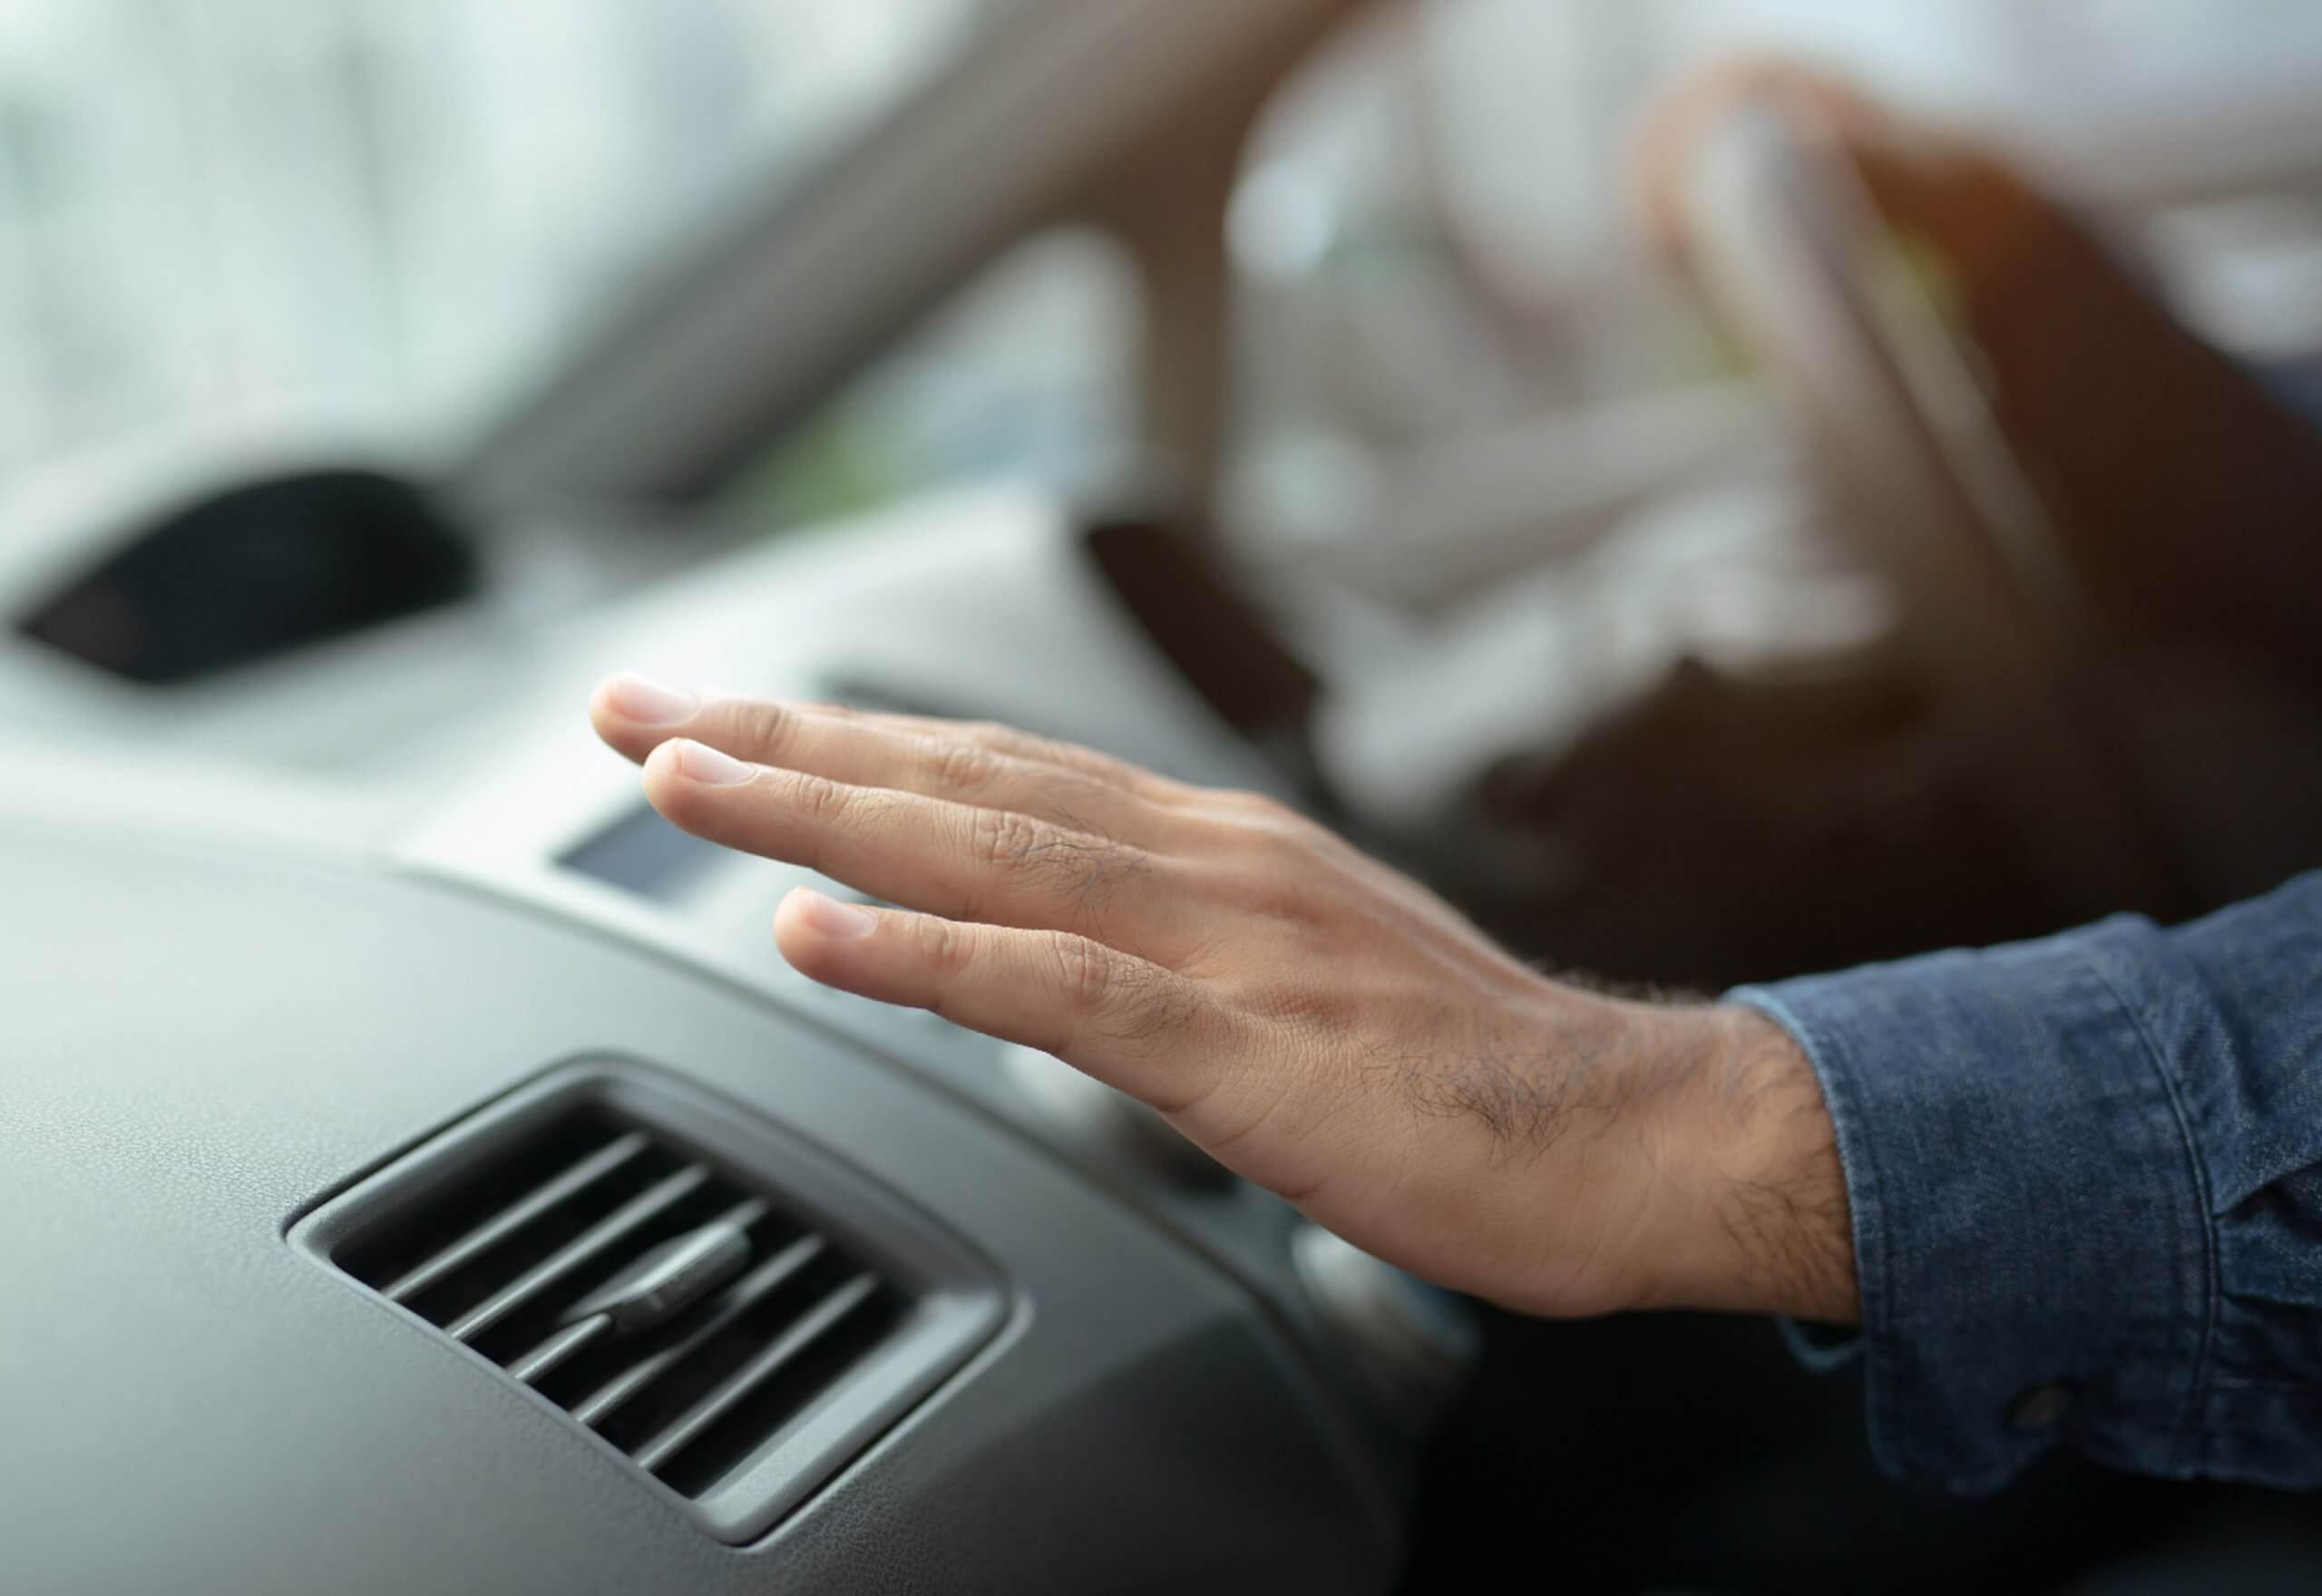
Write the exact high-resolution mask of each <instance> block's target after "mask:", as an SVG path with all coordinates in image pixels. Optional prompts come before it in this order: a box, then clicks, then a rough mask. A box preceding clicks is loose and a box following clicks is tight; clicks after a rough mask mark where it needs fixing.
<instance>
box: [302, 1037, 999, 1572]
mask: <svg viewBox="0 0 2322 1596" xmlns="http://www.w3.org/2000/svg"><path fill="white" fill-rule="evenodd" d="M292 1241H293V1242H294V1243H296V1244H298V1245H299V1246H300V1247H301V1248H302V1249H303V1250H304V1251H307V1253H308V1254H309V1255H311V1256H314V1257H316V1258H317V1259H320V1260H323V1261H325V1262H327V1264H329V1265H330V1266H331V1267H332V1268H334V1269H337V1270H340V1271H343V1272H344V1273H345V1274H346V1275H347V1276H349V1277H351V1278H352V1279H353V1280H356V1281H358V1282H360V1283H361V1284H362V1285H363V1286H365V1287H366V1288H367V1289H370V1290H372V1291H374V1292H376V1293H377V1294H378V1295H379V1296H380V1297H382V1298H384V1299H386V1300H387V1301H389V1302H392V1303H394V1304H395V1305H396V1306H397V1307H399V1308H401V1309H405V1310H406V1311H407V1312H409V1313H411V1314H413V1315H415V1316H416V1317H417V1318H419V1319H422V1320H424V1321H425V1323H426V1324H427V1325H429V1326H430V1327H432V1328H434V1330H436V1331H437V1332H439V1333H441V1334H443V1335H444V1336H447V1337H449V1338H451V1339H453V1340H454V1341H456V1342H458V1343H459V1344H461V1345H462V1346H463V1347H465V1348H468V1349H469V1350H471V1351H472V1352H473V1353H475V1354H477V1355H478V1356H480V1357H482V1358H486V1359H488V1360H489V1361H490V1362H492V1363H493V1364H494V1365H496V1366H498V1367H500V1368H501V1369H502V1371H504V1372H505V1373H506V1375H507V1376H508V1377H510V1378H511V1379H512V1380H514V1381H516V1382H517V1383H518V1384H520V1385H522V1386H524V1387H528V1388H529V1389H531V1390H532V1391H533V1392H535V1393H537V1394H538V1395H539V1396H541V1397H543V1398H545V1399H546V1400H548V1401H550V1402H551V1403H553V1404H554V1405H555V1406H558V1407H560V1408H561V1409H562V1410H563V1411H564V1412H565V1413H567V1414H568V1415H570V1416H571V1418H572V1419H573V1420H574V1422H576V1423H577V1424H579V1425H580V1426H583V1427H584V1428H585V1429H587V1430H588V1431H590V1433H591V1434H593V1435H596V1436H598V1437H599V1438H600V1440H602V1441H603V1442H604V1443H606V1444H607V1445H610V1446H612V1447H613V1448H614V1449H616V1450H617V1451H619V1452H620V1453H621V1454H622V1455H625V1456H626V1457H628V1458H629V1460H630V1461H631V1462H632V1463H633V1464H635V1465H636V1466H637V1467H638V1468H639V1469H641V1470H642V1471H644V1473H646V1474H649V1475H650V1476H652V1477H653V1478H654V1479H656V1480H658V1481H659V1482H660V1483H661V1484H663V1485H665V1486H666V1487H668V1489H669V1490H671V1491H673V1492H675V1493H676V1494H678V1496H680V1497H681V1498H683V1499H685V1500H686V1502H687V1504H688V1507H689V1509H690V1510H691V1511H693V1512H694V1513H696V1515H697V1516H698V1517H699V1518H701V1519H702V1521H703V1522H704V1523H706V1524H707V1526H708V1527H709V1528H710V1529H711V1530H712V1531H713V1532H715V1533H717V1534H719V1535H720V1536H721V1537H722V1538H724V1539H727V1540H729V1541H737V1542H738V1541H743V1540H747V1539H751V1538H753V1537H755V1536H756V1535H757V1534H759V1533H763V1532H764V1531H765V1530H766V1528H767V1527H769V1526H770V1525H771V1524H772V1523H774V1522H775V1521H776V1519H778V1518H779V1517H780V1516H781V1515H782V1513H784V1512H785V1511H786V1510H787V1509H788V1508H790V1507H791V1506H793V1505H795V1504H796V1503H797V1502H798V1501H799V1500H800V1499H801V1498H803V1497H804V1496H805V1494H806V1493H807V1492H809V1491H811V1490H813V1489H814V1488H815V1485H817V1484H820V1483H821V1482H822V1481H823V1480H824V1479H825V1478H827V1477H828V1476H829V1474H831V1473H832V1472H833V1471H834V1470H835V1469H836V1468H837V1467H838V1466H839V1465H841V1464H843V1463H844V1462H845V1461H846V1459H847V1457H848V1456H850V1455H853V1454H854V1452H855V1451H857V1450H859V1449H860V1448H861V1447H862V1446H863V1445H864V1444H866V1443H867V1442H868V1441H869V1440H871V1439H872V1438H873V1436H874V1435H876V1434H877V1433H878V1432H879V1431H880V1430H882V1429H883V1428H885V1427H886V1426H888V1425H889V1424H891V1423H892V1422H893V1420H894V1419H895V1418H896V1417H898V1416H900V1415H901V1414H902V1412H903V1411H904V1410H905V1409H906V1408H908V1407H909V1406H912V1403H914V1402H915V1401H917V1400H918V1398H919V1397H920V1396H923V1395H924V1394H925V1393H926V1392H927V1391H928V1390H930V1389H932V1387H933V1386H934V1385H935V1384H936V1383H937V1382H938V1381H940V1380H941V1378H943V1377H945V1376H946V1375H948V1374H950V1373H951V1371H952V1370H953V1369H955V1368H957V1367H959V1366H960V1364H961V1363H962V1362H963V1361H964V1360H965V1359H966V1358H967V1357H968V1356H969V1355H970V1354H971V1352H972V1351H973V1350H974V1349H975V1348H976V1347H977V1346H978V1345H979V1344H981V1341H982V1340H984V1339H985V1338H987V1337H989V1335H990V1333H991V1332H992V1330H993V1329H995V1328H997V1326H998V1324H999V1321H1000V1317H1001V1311H1002V1302H1001V1295H1000V1291H999V1289H997V1286H996V1284H995V1283H994V1281H993V1280H992V1277H991V1275H990V1271H989V1270H987V1269H986V1268H985V1267H984V1266H983V1265H982V1264H981V1262H980V1260H976V1259H975V1257H974V1256H973V1255H972V1254H971V1253H970V1252H969V1251H967V1250H966V1248H965V1247H964V1246H963V1245H961V1243H960V1242H959V1241H956V1240H955V1239H954V1238H952V1237H951V1236H950V1235H949V1234H948V1233H947V1232H945V1231H942V1230H941V1228H940V1227H939V1226H937V1225H936V1224H935V1222H934V1221H932V1220H931V1219H929V1218H927V1217H926V1216H925V1215H922V1214H920V1213H917V1212H913V1211H912V1210H909V1209H907V1208H905V1207H903V1206H902V1204H901V1203H900V1202H897V1201H896V1200H895V1199H893V1198H892V1197H890V1196H888V1195H886V1194H885V1193H884V1192H880V1191H879V1190H877V1189H876V1188H874V1187H872V1186H870V1185H869V1184H867V1183H866V1182H863V1180H862V1179H861V1178H859V1177H856V1176H854V1175H853V1174H851V1173H849V1172H847V1171H845V1170H844V1168H843V1167H841V1166H838V1165H836V1164H835V1163H833V1162H832V1161H831V1160H830V1159H829V1158H828V1157H827V1155H825V1154H823V1153H819V1152H817V1151H816V1150H815V1149H812V1148H810V1147H807V1146H805V1145H804V1144H802V1143H796V1142H795V1141H794V1140H793V1139H792V1138H790V1137H788V1136H787V1135H785V1134H782V1133H780V1132H777V1131H776V1130H775V1129H774V1127H772V1126H770V1125H766V1124H761V1123H758V1122H756V1121H752V1120H750V1119H748V1118H746V1116H743V1115H741V1114H739V1113H738V1112H737V1111H736V1110H733V1109H731V1108H729V1107H727V1106H726V1105H719V1104H716V1103H714V1102H712V1101H710V1100H708V1099H706V1098H699V1097H697V1096H695V1095H693V1094H692V1093H691V1092H690V1091H689V1090H688V1089H687V1088H684V1087H681V1086H679V1085H677V1084H676V1083H674V1082H668V1081H665V1080H662V1079H661V1078H659V1076H657V1075H653V1074H652V1073H651V1072H649V1071H643V1070H639V1069H634V1068H631V1067H629V1066H593V1067H590V1068H585V1069H580V1070H567V1071H562V1072H559V1074H558V1075H554V1076H551V1077H550V1078H549V1079H548V1080H546V1081H543V1082H541V1083H540V1084H538V1085H536V1086H534V1087H532V1088H530V1089H528V1090H527V1091H525V1092H523V1093H521V1094H519V1095H518V1096H517V1097H516V1098H513V1099H511V1100H509V1101H507V1102H505V1103H502V1104H501V1105H497V1106H495V1107H494V1108H493V1109H491V1110H487V1111H486V1112H485V1113H484V1114H480V1115H478V1116H477V1117H476V1118H474V1119H473V1120H470V1121H468V1122H466V1123H465V1124H462V1125H459V1126H456V1127H454V1129H453V1130H452V1131H449V1132H447V1133H445V1134H444V1135H442V1136H440V1137H438V1138H436V1139H435V1140H434V1141H433V1142H431V1143H427V1144H426V1145H425V1146H423V1147H421V1148H420V1149H419V1150H418V1151H417V1152H415V1153H411V1154H409V1155H408V1156H406V1157H405V1158H404V1159H401V1160H399V1161H397V1162H396V1163H395V1164H393V1165H391V1166H390V1167H389V1168H388V1169H386V1170H385V1171H384V1172H382V1173H380V1174H378V1175H376V1176H374V1177H372V1178H371V1179H370V1180H368V1181H366V1182H363V1183H362V1184H360V1185H358V1186H356V1188H355V1189H354V1190H352V1191H350V1192H347V1193H346V1194H345V1195H344V1196H342V1197H339V1198H337V1199H335V1200H334V1201H333V1202H330V1203H328V1204H327V1205H326V1206H325V1207H324V1208H322V1209H320V1210H318V1211H317V1212H316V1213H314V1214H313V1215H311V1216H309V1217H308V1218H307V1220H305V1221H302V1222H301V1223H300V1224H299V1225H298V1227H297V1228H296V1229H295V1230H294V1231H292Z"/></svg>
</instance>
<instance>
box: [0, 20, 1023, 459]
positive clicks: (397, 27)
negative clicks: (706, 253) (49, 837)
mask: <svg viewBox="0 0 2322 1596" xmlns="http://www.w3.org/2000/svg"><path fill="white" fill-rule="evenodd" d="M1016 3H1020V0H651V3H649V4H640V3H639V0H493V3H492V4H490V5H476V4H474V3H473V0H7V3H5V4H0V339H5V348H6V350H7V354H6V355H5V358H0V475H5V476H14V475H16V474H18V473H20V472H24V471H26V470H28V469H30V468H33V467H36V466H38V465H41V464H43V463H44V462H47V461H49V460H51V459H53V458H55V457H57V456H60V455H62V454H64V453H69V452H71V451H73V450H76V449H79V448H81V447H83V446H85V445H88V444H92V443H98V442H101V441H102V440H104V439H106V438H108V437H112V436H116V435H119V434H122V433H128V432H132V431H139V430H144V429H150V428H153V427H156V426H162V427H166V426H168V425H170V424H171V423H178V422H186V421H200V422H204V423H217V422H224V423H232V422H234V421H235V420H237V419H241V418H257V417H267V418H270V419H276V420H279V419H281V418H283V417H285V416H286V415H287V416H289V417H292V418H295V419H297V420H298V421H302V422H312V423H324V424H328V425H332V426H338V427H347V426H351V427H354V428H356V429H357V430H358V431H359V432H360V433H362V434H364V435H366V436H373V437H377V438H380V439H382V440H384V441H387V442H391V443H405V444H416V445H422V446H424V445H425V444H427V443H432V442H435V441H438V440H448V439H449V438H450V437H453V436H455V435H456V434H457V433H458V432H459V431H460V430H461V429H463V428H464V427H466V426H469V425H472V424H473V423H475V422H476V421H478V420H480V419H481V418H482V416H483V414H485V413H486V412H488V410H489V409H490V407H491V406H492V405H493V404H494V403H495V402H497V401H500V400H502V399H504V398H505V397H507V396H509V394H511V391H512V389H513V388H515V387H516V386H518V385H519V384H521V383H522V381H523V379H524V377H525V375H527V374H528V373H529V372H531V371H532V369H534V368H535V366H536V365H538V363H539V362H540V361H541V359H542V358H543V357H544V356H545V355H547V354H548V352H549V351H550V350H551V348H552V347H553V346H554V345H555V344H556V343H557V341H558V340H559V339H560V337H561V336H568V335H569V333H570V332H571V329H572V327H573V326H574V323H575V321H576V318H579V317H581V316H586V315H587V314H589V312H590V309H591V308H592V307H594V306H595V305H596V304H597V303H599V302H600V299H601V297H602V296H603V295H604V294H605V293H606V292H607V291H608V290H609V289H611V288H613V287H617V286H618V285H620V283H621V282H622V281H623V280H624V279H625V277H627V276H628V275H629V273H630V272H631V271H632V270H633V269H634V268H636V267H637V266H638V265H639V263H641V262H642V261H644V260H647V259H649V258H652V257H653V256H654V255H655V254H656V253H657V252H658V251H659V250H660V249H661V248H665V247H666V246H667V245H668V242H669V240H670V239H671V238H672V237H673V236H674V235H676V234H677V233H678V232H680V231H682V230H683V229H686V228H688V226H698V225H700V224H701V223H702V222H703V221H704V220H706V219H707V218H708V217H709V216H710V215H711V214H712V213H713V212H714V211H715V209H716V208H717V205H718V204H719V202H720V200H721V199H729V198H730V197H732V196H733V195H735V194H736V193H737V191H738V190H741V189H742V188H743V187H745V186H747V187H748V189H749V190H750V191H751V193H752V195H753V197H754V198H756V197H759V196H762V195H763V193H764V192H765V188H766V185H768V184H778V183H781V182H785V181H787V180H794V179H795V177H796V176H797V175H799V174H800V173H802V172H803V171H804V170H806V169H807V168H809V167H810V166H811V165H812V164H813V162H814V161H815V159H816V158H817V157H818V156H820V155H823V154H825V153H827V152H828V151H830V150H831V149H832V147H833V146H834V144H835V143H837V142H838V141H841V140H842V139H844V137H846V136H847V135H848V134H850V133H852V132H854V131H859V130H860V129H861V128H863V126H865V125H866V124H868V123H869V122H873V121H875V120H876V119H877V117H878V116H879V115H880V114H881V112H883V110H884V109H886V108H887V107H889V106H891V105H893V103H894V102H896V101H897V100H898V99H899V98H900V97H901V96H902V95H904V94H906V93H908V92H910V91H911V90H912V88H913V87H915V86H916V85H917V84H919V83H922V82H923V81H924V80H925V79H926V78H927V76H928V75H929V74H931V73H932V72H934V71H935V70H937V69H938V68H939V67H940V66H941V65H942V64H943V63H944V62H946V61H947V60H948V59H949V58H950V57H951V55H952V54H954V53H956V52H957V51H958V50H959V49H960V47H961V45H962V44H963V43H964V42H965V41H966V40H967V39H968V38H969V37H970V36H971V34H972V33H973V31H974V30H975V28H976V27H977V26H978V25H979V24H981V22H982V21H984V20H985V19H987V18H989V17H990V16H991V15H996V14H998V13H999V12H1001V11H1003V10H1005V9H1007V8H1008V7H1009V5H1010V4H1016Z"/></svg>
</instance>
